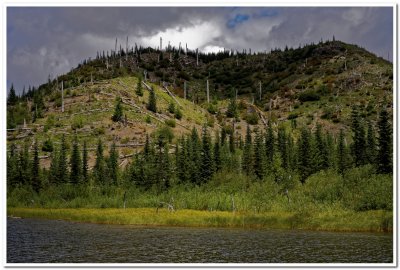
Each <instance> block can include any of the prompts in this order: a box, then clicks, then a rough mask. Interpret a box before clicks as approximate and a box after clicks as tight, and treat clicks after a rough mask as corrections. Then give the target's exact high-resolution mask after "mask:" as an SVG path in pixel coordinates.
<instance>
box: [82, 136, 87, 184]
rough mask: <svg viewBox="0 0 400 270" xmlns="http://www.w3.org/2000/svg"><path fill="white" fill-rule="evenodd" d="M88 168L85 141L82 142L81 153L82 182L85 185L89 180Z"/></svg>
mask: <svg viewBox="0 0 400 270" xmlns="http://www.w3.org/2000/svg"><path fill="white" fill-rule="evenodd" d="M88 172H89V166H88V150H87V145H86V141H84V142H83V153H82V180H83V181H84V183H87V182H88V180H89V176H88Z"/></svg>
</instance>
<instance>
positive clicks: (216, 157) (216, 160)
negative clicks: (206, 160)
mask: <svg viewBox="0 0 400 270" xmlns="http://www.w3.org/2000/svg"><path fill="white" fill-rule="evenodd" d="M215 135H216V136H215V142H214V164H215V171H216V172H218V171H220V170H221V169H222V161H221V149H220V148H221V147H220V138H219V132H218V131H217V132H216V134H215Z"/></svg>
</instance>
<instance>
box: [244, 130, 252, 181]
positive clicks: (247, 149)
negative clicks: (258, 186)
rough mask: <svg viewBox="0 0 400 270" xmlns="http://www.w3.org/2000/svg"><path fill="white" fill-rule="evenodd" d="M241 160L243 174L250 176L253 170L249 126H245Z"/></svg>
mask: <svg viewBox="0 0 400 270" xmlns="http://www.w3.org/2000/svg"><path fill="white" fill-rule="evenodd" d="M242 159H243V162H242V169H243V172H244V173H246V174H247V175H250V174H251V173H252V169H253V145H252V138H251V130H250V126H249V125H247V130H246V138H245V142H244V148H243V158H242Z"/></svg>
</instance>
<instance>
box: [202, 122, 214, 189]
mask: <svg viewBox="0 0 400 270" xmlns="http://www.w3.org/2000/svg"><path fill="white" fill-rule="evenodd" d="M201 137H202V140H201V141H202V151H201V166H200V175H201V180H202V183H206V182H207V181H208V180H209V179H210V178H211V177H212V175H213V173H214V162H213V157H212V149H211V138H210V136H209V134H208V131H207V126H204V127H203V132H202V136H201Z"/></svg>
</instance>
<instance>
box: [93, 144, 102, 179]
mask: <svg viewBox="0 0 400 270" xmlns="http://www.w3.org/2000/svg"><path fill="white" fill-rule="evenodd" d="M104 162H105V161H104V156H103V143H102V141H101V139H99V141H98V143H97V151H96V163H95V165H94V168H93V169H94V176H95V179H96V182H97V183H98V184H104V173H105V166H104Z"/></svg>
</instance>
